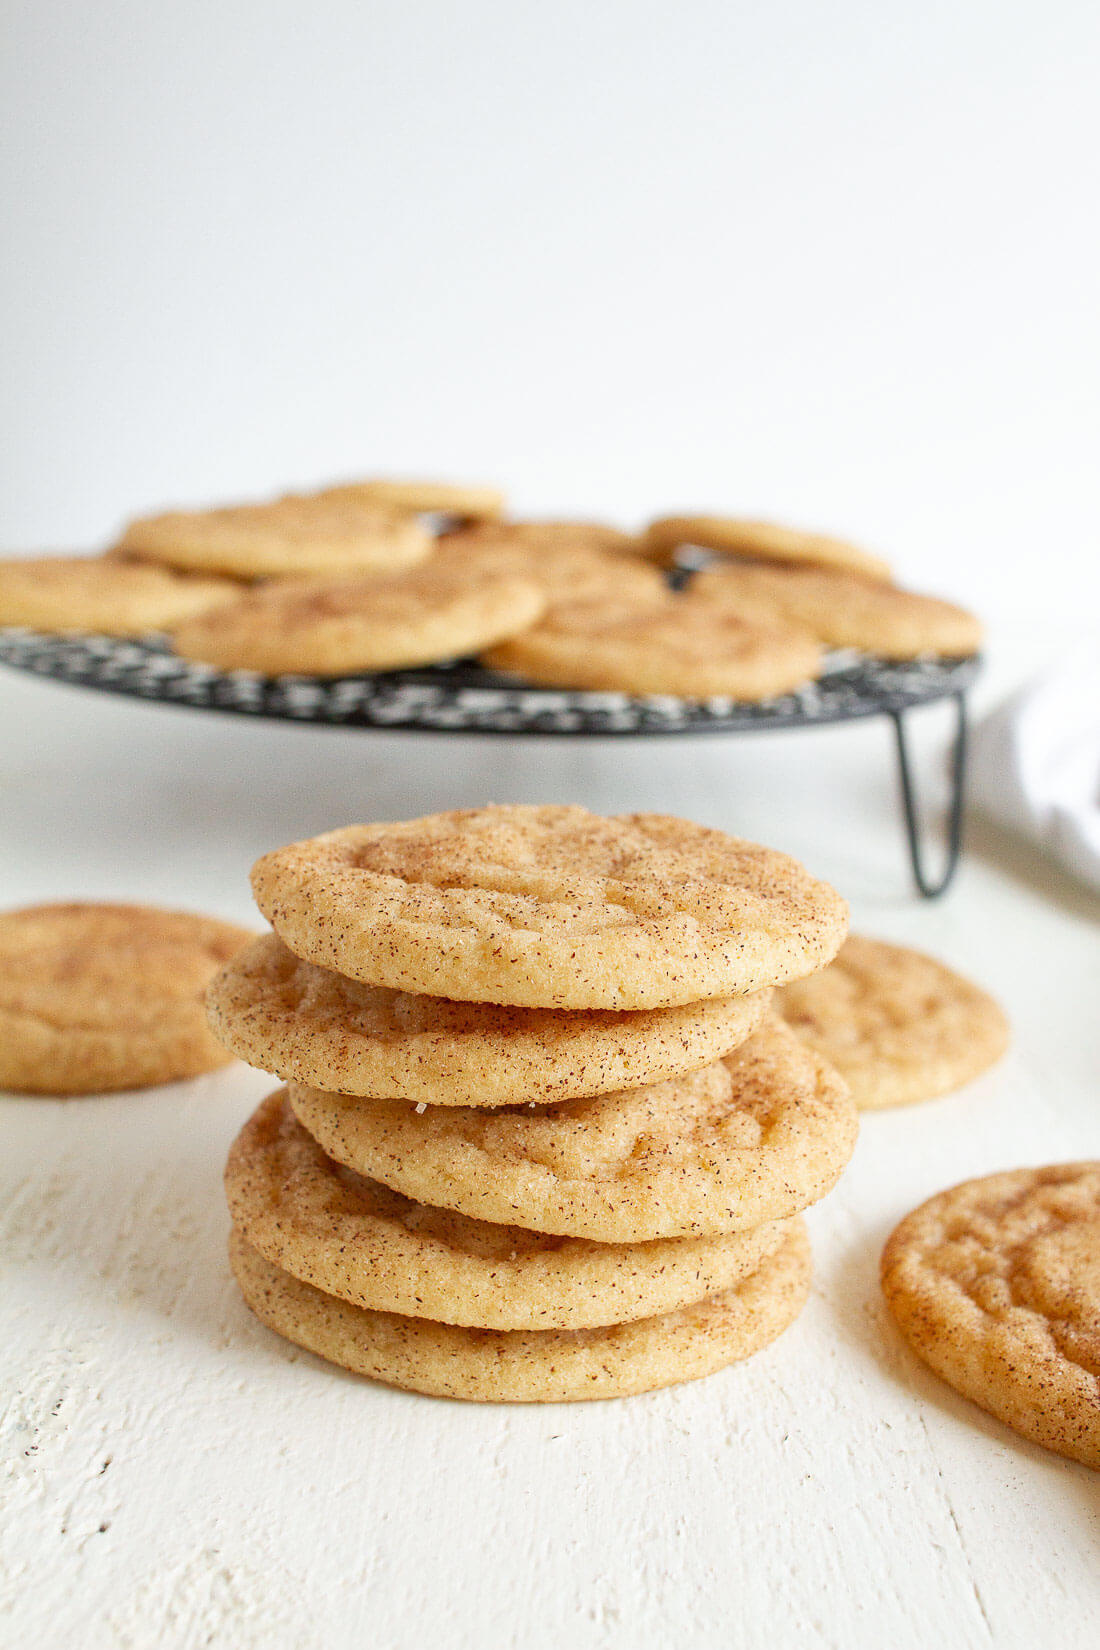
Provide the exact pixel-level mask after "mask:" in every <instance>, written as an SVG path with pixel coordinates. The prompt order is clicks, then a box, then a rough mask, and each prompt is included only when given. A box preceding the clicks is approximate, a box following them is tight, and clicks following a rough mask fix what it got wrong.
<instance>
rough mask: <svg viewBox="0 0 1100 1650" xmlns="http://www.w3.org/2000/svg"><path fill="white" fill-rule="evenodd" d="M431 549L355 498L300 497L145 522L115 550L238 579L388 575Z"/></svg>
mask: <svg viewBox="0 0 1100 1650" xmlns="http://www.w3.org/2000/svg"><path fill="white" fill-rule="evenodd" d="M431 548H432V537H431V534H430V533H429V532H428V531H427V529H426V528H424V527H422V526H421V524H420V523H419V522H418V521H416V520H415V519H413V518H412V517H410V516H407V515H403V514H401V513H399V512H396V511H387V510H383V509H380V508H378V509H372V508H370V507H368V506H366V505H363V504H360V503H358V502H356V501H354V500H344V499H329V500H326V499H324V498H301V497H290V498H285V499H277V500H275V501H274V502H273V503H270V504H237V505H230V506H227V507H226V508H224V509H220V510H169V511H166V512H165V513H164V514H163V515H159V516H145V517H142V518H140V519H139V520H137V521H132V522H131V523H130V525H129V526H128V527H127V528H126V531H125V532H124V533H123V535H122V538H121V540H120V541H119V544H118V549H119V550H121V551H124V552H126V553H128V554H131V555H135V556H142V557H146V558H148V559H149V560H152V561H163V562H167V563H169V564H170V565H171V566H173V567H187V568H197V569H203V570H209V571H213V572H219V573H232V574H236V575H237V576H238V577H239V578H266V577H280V576H286V575H292V574H325V573H339V572H345V571H346V572H351V571H354V570H356V569H360V570H363V571H372V570H380V571H383V572H385V571H391V570H394V569H397V568H400V567H410V566H412V565H413V564H414V563H416V562H419V561H423V560H425V558H426V557H427V556H428V555H429V553H430V551H431Z"/></svg>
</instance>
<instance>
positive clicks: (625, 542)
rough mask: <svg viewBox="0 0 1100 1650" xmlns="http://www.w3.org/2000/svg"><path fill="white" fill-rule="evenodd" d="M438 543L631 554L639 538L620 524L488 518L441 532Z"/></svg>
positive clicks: (465, 547) (467, 547) (456, 546)
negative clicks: (492, 519)
mask: <svg viewBox="0 0 1100 1650" xmlns="http://www.w3.org/2000/svg"><path fill="white" fill-rule="evenodd" d="M440 544H441V546H446V547H449V548H452V549H455V550H459V549H462V550H473V549H476V548H488V547H490V546H493V547H499V548H505V547H507V548H510V549H526V550H530V551H534V552H539V551H544V550H602V551H604V552H605V553H613V552H620V553H626V554H635V553H637V552H638V551H639V550H640V549H641V541H640V540H639V539H638V538H637V536H636V535H635V534H634V533H627V532H624V531H623V529H622V528H621V527H609V526H608V525H607V524H606V523H605V522H602V521H490V522H479V523H478V524H477V526H475V527H465V528H459V529H458V530H457V531H455V532H451V533H445V534H444V535H443V537H442V539H441V540H440Z"/></svg>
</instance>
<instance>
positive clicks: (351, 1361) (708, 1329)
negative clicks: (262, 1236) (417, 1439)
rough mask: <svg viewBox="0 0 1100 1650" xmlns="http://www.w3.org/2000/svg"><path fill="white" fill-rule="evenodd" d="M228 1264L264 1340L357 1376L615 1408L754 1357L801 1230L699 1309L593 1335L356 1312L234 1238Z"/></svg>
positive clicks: (794, 1287)
mask: <svg viewBox="0 0 1100 1650" xmlns="http://www.w3.org/2000/svg"><path fill="white" fill-rule="evenodd" d="M229 1258H230V1263H231V1265H232V1267H233V1271H234V1273H235V1274H236V1278H237V1282H238V1283H239V1284H240V1287H241V1291H242V1293H243V1295H244V1298H245V1300H246V1301H247V1302H248V1304H249V1306H250V1307H251V1308H252V1310H253V1311H254V1312H255V1313H256V1315H257V1316H258V1317H259V1318H260V1319H262V1321H263V1322H264V1323H266V1324H267V1325H269V1327H270V1328H272V1329H274V1330H276V1331H277V1332H278V1333H279V1334H281V1335H284V1336H286V1338H287V1339H288V1340H291V1341H294V1342H295V1343H296V1344H297V1345H298V1346H304V1347H307V1348H308V1349H309V1350H310V1351H311V1352H315V1353H317V1354H318V1356H320V1357H322V1358H328V1359H329V1360H330V1361H331V1362H332V1363H335V1364H339V1365H341V1366H342V1367H343V1368H345V1369H351V1370H354V1371H356V1373H358V1374H362V1375H370V1376H372V1377H373V1378H374V1379H375V1380H379V1381H387V1382H389V1383H390V1384H392V1385H393V1386H398V1387H406V1388H408V1389H410V1390H412V1391H415V1392H427V1393H432V1394H435V1395H437V1396H439V1397H447V1398H467V1399H473V1400H476V1401H479V1402H482V1403H556V1402H571V1401H574V1400H576V1399H584V1398H618V1397H625V1396H626V1395H627V1394H628V1393H632V1392H647V1391H649V1390H650V1389H651V1388H654V1387H661V1386H669V1385H671V1384H672V1383H673V1382H675V1381H691V1380H697V1379H699V1378H700V1377H701V1376H703V1375H710V1374H713V1373H714V1371H715V1370H718V1369H721V1368H723V1367H724V1366H725V1365H726V1364H729V1363H733V1362H734V1361H736V1360H737V1359H738V1358H745V1357H748V1356H749V1355H750V1353H753V1352H756V1351H759V1349H760V1348H761V1347H763V1346H766V1345H767V1344H768V1342H769V1341H772V1340H774V1339H775V1337H776V1336H777V1335H779V1334H781V1333H782V1331H783V1330H784V1329H785V1328H786V1327H787V1325H788V1324H789V1323H790V1322H791V1321H792V1320H793V1319H794V1318H795V1317H796V1316H797V1314H798V1313H799V1311H800V1310H801V1308H802V1306H803V1304H804V1302H805V1300H806V1295H807V1292H808V1289H809V1282H810V1264H811V1263H810V1250H809V1244H808V1242H807V1240H806V1234H805V1231H804V1229H803V1228H802V1225H801V1223H800V1222H795V1223H793V1225H792V1227H791V1228H790V1229H789V1230H788V1231H787V1232H785V1233H784V1236H783V1241H782V1242H781V1244H780V1246H779V1248H778V1249H777V1250H776V1251H775V1253H774V1254H772V1255H769V1256H768V1257H767V1259H766V1260H764V1262H763V1263H762V1264H761V1265H760V1266H759V1267H758V1268H757V1269H756V1271H755V1272H752V1273H750V1275H749V1276H748V1277H747V1278H745V1279H744V1280H743V1281H742V1282H741V1283H738V1284H735V1285H734V1286H733V1287H732V1288H730V1289H725V1290H723V1291H721V1293H719V1294H717V1295H712V1296H711V1297H710V1298H709V1299H708V1300H704V1301H698V1302H695V1303H693V1304H692V1305H690V1306H684V1307H680V1308H678V1309H677V1310H676V1311H673V1312H662V1313H658V1314H657V1316H655V1317H649V1318H641V1319H638V1320H636V1321H634V1322H629V1323H620V1324H613V1325H609V1326H607V1327H606V1328H599V1329H534V1330H519V1329H516V1330H496V1329H470V1328H462V1327H459V1326H457V1325H454V1324H446V1323H436V1322H434V1321H432V1320H431V1319H428V1318H413V1317H405V1316H403V1315H401V1314H398V1313H391V1312H372V1311H365V1310H364V1309H363V1308H362V1307H358V1306H353V1305H352V1304H351V1303H350V1302H349V1301H344V1300H338V1299H336V1298H334V1297H333V1296H332V1295H327V1294H324V1293H323V1292H322V1291H321V1290H319V1289H315V1288H313V1287H312V1285H310V1284H308V1283H303V1282H302V1281H301V1280H300V1279H298V1278H293V1277H291V1276H290V1275H289V1274H288V1273H286V1272H284V1271H282V1270H281V1269H280V1268H279V1267H277V1266H274V1265H273V1264H272V1263H271V1262H270V1261H269V1260H267V1259H266V1258H265V1257H264V1256H263V1255H261V1254H260V1253H259V1252H258V1250H256V1249H254V1248H253V1247H252V1246H251V1244H249V1243H248V1241H247V1240H246V1239H245V1238H244V1237H242V1236H241V1235H240V1233H239V1232H237V1231H236V1230H234V1231H233V1233H232V1235H231V1237H230V1244H229Z"/></svg>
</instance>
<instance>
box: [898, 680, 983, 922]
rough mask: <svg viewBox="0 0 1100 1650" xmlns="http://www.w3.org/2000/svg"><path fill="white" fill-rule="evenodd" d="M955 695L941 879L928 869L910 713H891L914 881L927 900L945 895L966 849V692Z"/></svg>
mask: <svg viewBox="0 0 1100 1650" xmlns="http://www.w3.org/2000/svg"><path fill="white" fill-rule="evenodd" d="M951 697H952V698H953V699H954V701H955V738H954V743H953V744H952V747H951V755H950V759H949V763H948V782H949V784H950V787H951V790H950V796H949V798H948V805H947V844H946V849H945V858H944V862H943V870H942V872H941V875H940V877H939V880H938V881H937V880H934V879H933V878H932V877H930V876H929V874H928V871H927V868H926V860H925V847H926V844H925V843H924V842H922V830H923V824H922V819H921V812H920V809H919V807H918V804H917V797H916V787H915V784H914V780H913V769H912V760H911V756H910V752H909V747H908V744H907V742H906V732H905V717H906V715H907V714H908V712H907V711H905V710H891V711H888V712H887V715H888V716H889V717H890V720H891V721H892V722H893V724H894V737H895V739H896V741H897V748H898V773H899V775H900V778H901V800H902V806H903V808H904V810H905V834H906V838H907V840H908V843H909V860H910V863H911V865H912V868H913V880H914V882H915V883H916V885H917V888H918V890H919V891H920V893H921V895H922V896H923V898H924V899H938V898H939V896H940V895H941V894H943V893H946V891H947V889H948V887H949V886H950V884H951V880H952V878H953V877H954V875H955V871H956V869H957V867H958V863H959V854H960V852H961V850H962V834H963V813H964V802H965V795H966V743H967V742H966V732H967V728H966V693H965V691H960V692H958V693H954V694H952V696H951Z"/></svg>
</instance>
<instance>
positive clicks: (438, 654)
mask: <svg viewBox="0 0 1100 1650" xmlns="http://www.w3.org/2000/svg"><path fill="white" fill-rule="evenodd" d="M545 605H546V597H545V596H544V595H543V593H542V591H541V590H540V588H539V587H538V585H537V584H535V583H533V582H532V581H531V580H530V579H525V578H520V577H518V576H517V575H514V574H508V573H501V574H491V573H484V572H479V573H476V574H466V573H464V572H461V571H459V570H458V569H454V568H448V567H442V566H439V565H438V564H437V563H436V562H434V561H433V562H430V563H428V564H427V565H426V566H424V567H418V568H413V569H412V571H411V572H408V573H399V574H394V575H392V576H386V577H372V578H367V579H363V578H354V579H337V580H324V581H316V580H292V581H288V582H286V583H278V584H272V585H269V586H267V587H264V588H262V589H259V590H256V591H253V592H251V593H250V594H249V595H247V596H243V597H242V598H241V599H240V600H239V601H237V602H234V603H233V604H232V605H231V606H229V607H224V608H221V609H219V611H218V612H217V613H216V614H214V613H212V614H209V615H206V616H204V617H202V618H199V619H196V620H195V621H194V622H193V623H191V624H188V625H184V626H181V628H180V629H179V630H178V631H177V632H176V635H175V637H174V646H175V649H176V651H177V653H180V654H182V655H183V657H184V658H187V659H196V660H199V661H200V662H201V663H203V664H210V665H216V666H217V667H218V668H219V669H221V670H255V671H259V672H260V673H261V674H263V675H268V676H279V675H285V674H295V673H298V674H303V675H317V676H334V675H335V676H339V675H344V674H346V673H349V672H354V671H361V670H396V669H398V668H400V667H401V666H408V665H420V664H431V663H433V662H435V661H436V660H440V659H453V658H458V657H460V656H462V655H464V654H467V653H474V652H476V651H477V650H478V649H480V648H482V647H485V646H486V645H488V644H490V643H492V642H494V641H498V640H500V639H501V638H503V637H506V636H510V635H512V634H513V633H514V632H515V631H517V630H522V629H524V627H525V626H526V625H529V624H531V623H533V622H534V620H536V619H537V618H538V617H539V615H540V613H541V612H542V611H543V609H544V607H545Z"/></svg>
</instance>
